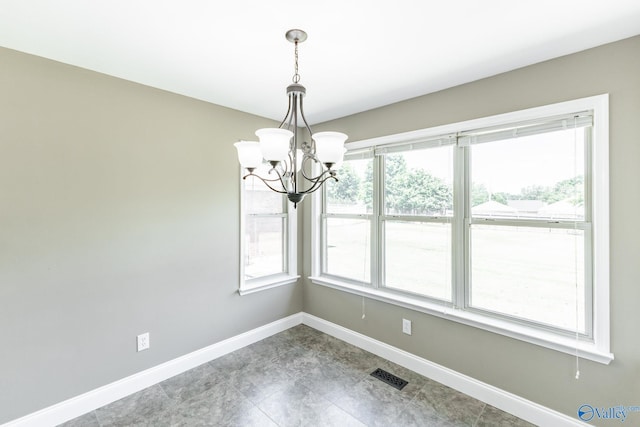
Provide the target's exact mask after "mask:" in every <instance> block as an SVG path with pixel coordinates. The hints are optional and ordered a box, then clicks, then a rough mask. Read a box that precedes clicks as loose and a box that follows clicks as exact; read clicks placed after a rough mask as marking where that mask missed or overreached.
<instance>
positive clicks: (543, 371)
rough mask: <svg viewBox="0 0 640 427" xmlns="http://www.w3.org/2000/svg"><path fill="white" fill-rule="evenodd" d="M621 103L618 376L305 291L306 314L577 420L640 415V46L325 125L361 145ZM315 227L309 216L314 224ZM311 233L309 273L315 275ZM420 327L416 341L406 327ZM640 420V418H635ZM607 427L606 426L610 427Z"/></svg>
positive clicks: (314, 288) (613, 134) (460, 328)
mask: <svg viewBox="0 0 640 427" xmlns="http://www.w3.org/2000/svg"><path fill="white" fill-rule="evenodd" d="M602 93H609V94H610V171H611V172H610V195H611V205H610V206H611V209H610V213H611V228H610V229H611V234H610V236H611V325H612V327H611V336H612V339H611V345H612V351H613V352H614V353H615V357H616V359H615V360H614V361H613V362H612V363H611V364H610V365H609V366H606V365H602V364H598V363H595V362H590V361H581V377H580V380H579V381H576V380H575V379H574V375H575V358H573V357H572V356H570V355H567V354H564V353H559V352H556V351H551V350H547V349H544V348H542V347H538V346H535V345H531V344H527V343H524V342H522V341H518V340H514V339H510V338H506V337H503V336H500V335H496V334H493V333H489V332H485V331H482V330H479V329H477V328H473V327H468V326H464V325H461V324H458V323H454V322H452V321H447V320H443V319H440V318H436V317H432V316H429V315H426V314H422V313H418V312H414V311H411V310H407V309H403V308H400V307H397V306H394V305H390V304H386V303H382V302H376V301H368V302H367V316H366V319H364V320H362V319H361V318H360V317H361V311H360V304H361V299H360V298H359V297H357V296H354V295H351V294H348V293H344V292H340V291H337V290H333V289H329V288H326V287H322V286H319V285H313V284H310V283H308V281H306V283H305V291H304V309H305V311H306V312H308V313H310V314H313V315H316V316H319V317H321V318H323V319H326V320H329V321H331V322H335V323H337V324H339V325H342V326H345V327H347V328H349V329H352V330H355V331H358V332H360V333H363V334H365V335H368V336H370V337H373V338H375V339H378V340H381V341H384V342H386V343H389V344H391V345H394V346H397V347H399V348H402V349H404V350H407V351H409V352H411V353H414V354H416V355H419V356H421V357H424V358H426V359H428V360H431V361H433V362H436V363H439V364H441V365H443V366H446V367H448V368H451V369H454V370H456V371H458V372H461V373H463V374H467V375H469V376H471V377H474V378H477V379H479V380H481V381H484V382H487V383H489V384H492V385H494V386H497V387H499V388H502V389H504V390H507V391H510V392H512V393H515V394H517V395H520V396H522V397H525V398H527V399H530V400H532V401H534V402H537V403H540V404H542V405H545V406H548V407H550V408H553V409H556V410H558V411H560V412H563V413H565V414H568V415H569V416H572V417H575V416H576V411H577V408H578V406H579V405H581V404H583V403H591V404H593V405H601V406H611V405H619V404H624V405H638V404H640V344H638V342H639V341H638V336H637V331H638V325H639V324H640V309H638V307H639V304H640V286H639V283H638V280H639V278H640V262H639V261H640V259H639V258H638V256H639V254H640V227H638V225H637V216H638V212H640V188H639V186H640V167H638V162H639V161H640V136H639V135H640V132H639V128H638V123H640V36H639V37H634V38H631V39H627V40H623V41H620V42H617V43H613V44H610V45H605V46H601V47H598V48H595V49H591V50H587V51H584V52H580V53H577V54H574V55H569V56H566V57H562V58H559V59H555V60H552V61H548V62H544V63H540V64H537V65H533V66H529V67H526V68H522V69H518V70H515V71H512V72H508V73H505V74H501V75H498V76H495V77H491V78H487V79H484V80H480V81H477V82H474V83H470V84H466V85H463V86H458V87H455V88H452V89H449V90H444V91H442V92H438V93H434V94H431V95H427V96H423V97H419V98H415V99H411V100H408V101H405V102H400V103H397V104H394V105H390V106H387V107H383V108H379V109H376V110H372V111H368V112H365V113H362V114H357V115H354V116H350V117H346V118H343V119H339V120H335V121H332V122H330V123H326V124H323V126H321V127H320V128H326V129H333V130H337V131H344V132H346V133H348V134H349V140H350V141H357V140H361V139H366V138H371V137H376V136H382V135H389V134H394V133H398V132H405V131H410V130H416V129H421V128H427V127H431V126H436V125H442V124H448V123H454V122H459V121H463V120H469V119H473V118H478V117H485V116H490V115H494V114H499V113H506V112H509V111H515V110H519V109H523V108H529V107H535V106H540V105H546V104H551V103H555V102H561V101H567V100H571V99H576V98H582V97H587V96H592V95H598V94H602ZM306 218H308V212H307V216H306ZM308 236H309V224H308V221H307V223H306V226H305V237H307V239H306V240H305V242H307V243H306V244H305V260H306V264H305V272H306V275H308V274H309V273H310V271H309V269H310V267H309V261H308V259H309V254H310V250H311V248H310V247H309V244H308V242H309V239H308ZM403 317H405V318H408V319H411V320H413V335H412V336H407V335H403V334H402V333H401V319H402V318H403ZM636 416H640V415H636ZM603 422H604V423H606V421H603Z"/></svg>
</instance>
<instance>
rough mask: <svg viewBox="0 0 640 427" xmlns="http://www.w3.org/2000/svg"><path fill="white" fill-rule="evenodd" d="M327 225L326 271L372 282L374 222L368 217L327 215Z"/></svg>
mask: <svg viewBox="0 0 640 427" xmlns="http://www.w3.org/2000/svg"><path fill="white" fill-rule="evenodd" d="M326 226H327V260H326V261H327V262H326V266H325V269H326V271H325V273H328V274H331V275H334V276H340V277H345V278H348V279H353V280H358V281H361V282H369V281H370V280H371V274H370V273H371V271H370V270H371V264H370V261H369V259H370V252H369V251H370V249H369V248H370V232H371V222H370V221H369V220H367V219H344V218H327V220H326Z"/></svg>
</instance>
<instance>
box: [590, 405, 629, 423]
mask: <svg viewBox="0 0 640 427" xmlns="http://www.w3.org/2000/svg"><path fill="white" fill-rule="evenodd" d="M630 412H640V406H624V405H618V406H610V407H608V408H604V407H596V406H591V405H586V404H585V405H582V406H580V407H579V408H578V418H580V419H581V420H582V421H586V422H589V421H591V420H593V419H594V418H596V419H600V420H618V421H620V422H622V423H623V422H624V421H625V420H626V419H627V417H628V416H629V415H630V414H629V413H630Z"/></svg>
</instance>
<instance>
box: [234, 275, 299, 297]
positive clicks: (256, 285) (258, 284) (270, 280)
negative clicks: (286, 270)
mask: <svg viewBox="0 0 640 427" xmlns="http://www.w3.org/2000/svg"><path fill="white" fill-rule="evenodd" d="M299 278H300V276H289V275H288V274H279V275H277V276H267V277H260V278H258V279H254V280H251V281H246V282H245V284H249V283H250V285H248V286H244V287H242V288H240V289H238V293H239V294H240V295H242V296H245V295H250V294H253V293H256V292H260V291H266V290H267V289H273V288H277V287H279V286H284V285H290V284H292V283H296V282H297V281H298V279H299Z"/></svg>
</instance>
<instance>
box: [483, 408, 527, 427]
mask: <svg viewBox="0 0 640 427" xmlns="http://www.w3.org/2000/svg"><path fill="white" fill-rule="evenodd" d="M476 426H478V427H535V425H534V424H531V423H529V422H527V421H525V420H523V419H520V418H518V417H515V416H513V415H511V414H509V413H507V412H504V411H501V410H500V409H498V408H495V407H493V406H491V405H486V406H485V408H484V410H483V411H482V414H481V415H480V418H478V421H477V423H476Z"/></svg>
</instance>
